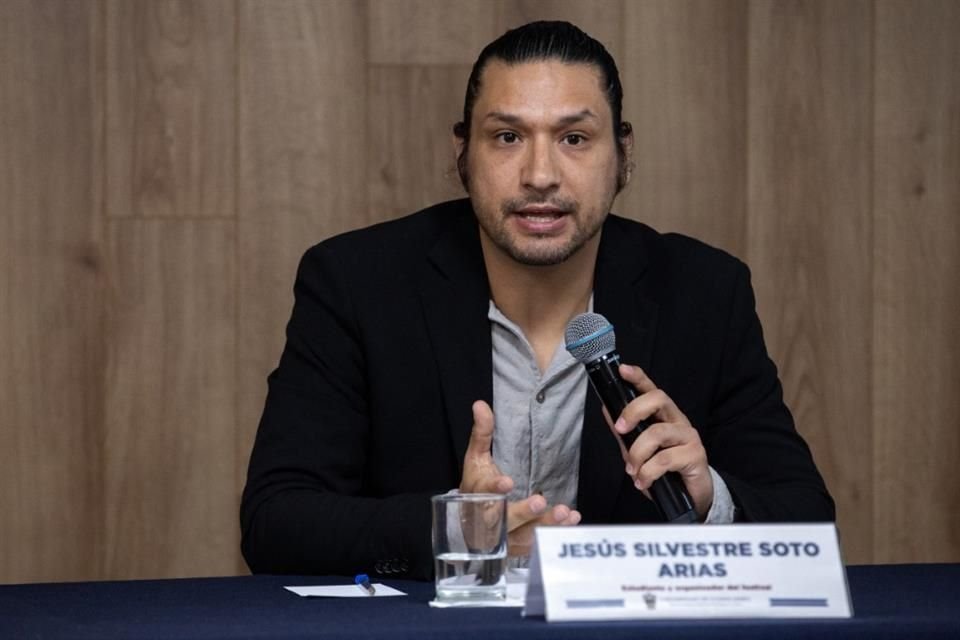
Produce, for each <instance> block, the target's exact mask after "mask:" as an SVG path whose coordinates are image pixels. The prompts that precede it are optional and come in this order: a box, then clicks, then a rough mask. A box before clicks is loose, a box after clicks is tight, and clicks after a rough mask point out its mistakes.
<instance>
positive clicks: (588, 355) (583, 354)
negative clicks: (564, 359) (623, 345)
mask: <svg viewBox="0 0 960 640" xmlns="http://www.w3.org/2000/svg"><path fill="white" fill-rule="evenodd" d="M564 342H566V347H567V351H569V352H570V355H571V356H573V358H574V360H576V361H577V362H580V363H581V364H587V363H589V362H592V361H594V360H596V359H597V358H599V357H600V356H602V355H605V354H608V353H612V352H613V351H615V350H616V349H617V338H616V335H615V334H614V333H613V325H612V324H610V322H609V321H608V320H607V319H606V318H604V317H603V316H602V315H600V314H599V313H581V314H580V315H578V316H576V317H574V318H573V319H572V320H571V321H570V322H569V323H568V324H567V330H566V331H565V332H564Z"/></svg>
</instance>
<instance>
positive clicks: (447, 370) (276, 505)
mask: <svg viewBox="0 0 960 640" xmlns="http://www.w3.org/2000/svg"><path fill="white" fill-rule="evenodd" d="M294 293H295V297H296V302H295V305H294V309H293V314H292V317H291V319H290V322H289V325H288V327H287V344H286V347H285V348H284V351H283V354H282V356H281V358H280V364H279V366H278V367H277V369H276V370H275V371H274V372H273V373H272V374H271V375H270V377H269V393H268V396H267V401H266V406H265V408H264V412H263V417H262V419H261V422H260V427H259V430H258V433H257V438H256V443H255V444H254V448H253V452H252V454H251V458H250V467H249V471H248V477H247V485H246V488H245V489H244V493H243V501H242V505H241V512H240V515H241V526H242V550H243V554H244V557H245V558H246V560H247V563H248V564H249V565H250V568H251V569H252V570H253V571H254V572H271V573H312V574H330V573H338V574H352V573H357V572H369V573H374V574H392V575H396V576H398V577H399V576H405V577H419V578H428V577H429V576H430V575H431V574H432V571H433V567H432V555H431V551H430V508H429V496H431V495H434V494H437V493H442V492H445V491H448V490H449V489H452V488H455V487H457V486H458V485H459V483H460V475H461V474H460V472H461V465H462V462H463V456H464V452H465V450H466V445H467V440H468V438H469V434H470V429H471V425H472V415H471V409H470V407H471V404H472V403H473V401H474V400H477V399H483V400H486V401H488V402H491V401H492V394H493V392H492V375H493V374H492V364H491V345H490V325H489V321H488V319H487V309H488V303H489V298H490V293H489V286H488V283H487V277H486V272H485V270H484V265H483V258H482V254H481V249H480V241H479V232H478V227H477V223H476V219H475V217H474V215H473V211H472V209H471V207H470V203H469V201H468V200H459V201H454V202H448V203H443V204H440V205H437V206H435V207H431V208H429V209H426V210H424V211H421V212H419V213H416V214H413V215H411V216H408V217H406V218H402V219H400V220H396V221H392V222H387V223H384V224H380V225H377V226H374V227H371V228H368V229H363V230H359V231H354V232H350V233H346V234H343V235H340V236H337V237H335V238H331V239H329V240H327V241H325V242H322V243H320V244H319V245H317V246H315V247H313V248H311V249H310V250H309V251H307V253H306V254H305V255H304V257H303V260H302V262H301V264H300V268H299V270H298V273H297V280H296V284H295V287H294ZM594 309H595V310H596V311H597V313H601V314H603V315H604V316H606V317H607V318H608V319H609V320H610V321H611V322H612V323H613V325H614V327H616V332H617V347H618V351H619V352H620V354H621V356H622V359H623V361H624V362H626V363H629V364H636V365H639V366H641V367H643V369H644V370H645V371H647V373H648V374H649V375H650V377H651V378H652V379H653V380H654V382H655V383H656V384H657V385H658V386H659V387H661V388H663V389H664V390H665V391H666V392H667V393H668V394H669V395H670V396H671V397H672V398H673V400H674V401H675V402H676V404H677V405H678V406H679V407H680V409H681V410H682V411H684V412H685V413H686V415H687V417H688V418H689V419H690V421H691V423H692V424H693V425H694V426H695V427H696V428H697V429H698V430H699V432H700V436H701V439H702V440H703V444H704V447H705V448H706V451H707V456H708V460H709V463H710V465H711V466H712V467H713V468H714V469H716V470H717V471H718V472H719V473H720V474H721V476H722V477H723V478H724V480H725V481H726V483H727V485H728V487H729V489H730V491H731V493H732V495H733V497H734V502H735V504H736V507H737V513H738V519H739V520H745V521H820V520H832V519H833V518H834V506H833V501H832V500H831V498H830V496H829V494H828V493H827V490H826V488H825V486H824V483H823V480H822V479H821V477H820V475H819V473H818V472H817V470H816V467H815V466H814V464H813V460H812V459H811V456H810V452H809V450H808V448H807V446H806V444H805V443H804V441H803V440H802V439H801V437H800V436H799V435H798V434H797V432H796V430H795V429H794V425H793V419H792V417H791V415H790V412H789V411H788V409H787V408H786V406H785V405H784V404H783V400H782V391H781V386H780V382H779V380H778V378H777V372H776V368H775V366H774V365H773V363H772V362H771V361H770V359H769V358H768V356H767V353H766V349H765V347H764V343H763V336H762V334H761V329H760V323H759V321H758V319H757V316H756V313H755V311H754V299H753V292H752V289H751V287H750V281H749V272H748V270H747V268H746V267H745V266H744V265H743V264H742V263H741V262H740V261H738V260H736V259H735V258H733V257H731V256H729V255H727V254H725V253H723V252H721V251H718V250H716V249H712V248H710V247H708V246H706V245H704V244H702V243H700V242H697V241H695V240H692V239H690V238H686V237H683V236H680V235H674V234H667V235H661V234H658V233H657V232H655V231H654V230H652V229H650V228H649V227H646V226H645V225H642V224H639V223H636V222H633V221H629V220H626V219H623V218H619V217H617V216H613V215H611V216H609V217H608V218H607V220H606V222H605V223H604V226H603V233H602V237H601V242H600V250H599V256H598V260H597V268H596V276H595V283H594ZM587 397H588V400H587V405H586V407H585V410H584V424H583V432H582V443H581V459H580V483H579V489H578V495H577V508H578V509H579V510H580V512H581V513H582V515H583V522H584V523H639V522H656V521H657V520H658V516H657V512H656V509H655V508H654V506H653V504H652V503H651V502H650V501H649V500H647V499H646V498H645V497H644V496H643V494H641V493H640V492H639V491H637V490H636V489H635V488H634V487H633V486H632V484H631V482H630V480H629V478H628V477H627V476H626V474H624V472H623V462H622V460H621V458H620V454H619V450H618V448H617V444H616V442H615V441H614V438H613V436H612V435H611V433H610V431H609V429H608V428H607V427H606V425H605V424H604V422H603V416H602V413H601V410H600V406H599V402H598V401H597V400H596V398H595V397H594V395H593V394H592V393H589V394H588V396H587Z"/></svg>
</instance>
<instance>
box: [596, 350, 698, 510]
mask: <svg viewBox="0 0 960 640" xmlns="http://www.w3.org/2000/svg"><path fill="white" fill-rule="evenodd" d="M620 375H621V376H622V377H623V379H624V380H626V381H627V382H629V383H630V384H632V385H633V386H634V387H635V388H636V389H637V392H638V393H639V395H638V396H637V397H636V398H635V399H634V400H632V401H631V402H630V404H628V405H627V406H626V407H625V408H624V410H623V413H621V414H620V417H619V418H618V419H617V421H616V422H615V423H614V425H613V428H614V430H616V432H617V433H620V434H626V433H629V432H631V431H633V429H634V428H636V426H637V425H638V424H639V423H640V422H642V421H643V420H646V419H648V418H652V419H653V424H651V425H650V426H649V427H647V428H646V429H645V430H644V431H643V433H641V434H640V435H639V436H637V439H636V440H635V441H634V443H633V444H632V445H631V446H630V449H629V451H628V452H627V463H626V472H627V474H628V475H630V476H632V477H633V479H634V485H636V487H637V489H640V490H641V491H643V492H645V493H646V492H647V491H648V489H649V488H650V485H652V484H653V481H654V480H656V479H658V478H660V477H661V476H663V475H664V474H665V473H667V472H668V471H676V472H677V473H679V474H680V477H681V478H682V479H683V483H684V485H685V486H686V488H687V491H688V492H689V493H690V498H691V499H692V500H693V505H694V507H695V508H696V510H697V515H698V516H699V518H700V520H701V521H703V520H704V518H706V516H707V512H709V511H710V506H711V505H712V504H713V478H712V477H711V475H710V469H709V467H708V466H707V452H706V450H705V449H704V448H703V444H702V443H701V442H700V434H699V433H698V432H697V430H696V429H694V428H693V425H691V424H690V421H689V420H688V419H687V416H686V415H684V413H683V412H682V411H680V409H679V408H678V407H677V405H676V404H674V402H673V400H671V399H670V396H668V395H667V394H666V393H664V392H663V390H662V389H658V388H657V386H656V385H655V384H654V383H653V381H652V380H651V379H650V378H649V377H648V376H647V374H646V373H644V372H643V371H642V370H641V369H640V368H639V367H632V366H629V365H625V364H621V365H620ZM648 495H649V494H648Z"/></svg>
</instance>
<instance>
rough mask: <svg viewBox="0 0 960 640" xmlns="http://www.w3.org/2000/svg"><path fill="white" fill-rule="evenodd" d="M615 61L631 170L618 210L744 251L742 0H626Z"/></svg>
mask: <svg viewBox="0 0 960 640" xmlns="http://www.w3.org/2000/svg"><path fill="white" fill-rule="evenodd" d="M624 30H625V32H626V34H627V36H626V38H625V40H626V55H625V56H624V58H623V62H622V63H621V65H620V66H621V68H622V75H623V84H624V92H625V94H626V95H625V98H624V103H625V108H624V118H625V119H627V120H629V121H631V122H632V123H633V126H634V138H635V153H634V160H635V162H636V169H635V171H634V172H633V178H632V180H631V182H630V184H629V185H628V186H627V188H626V190H625V191H624V192H623V194H622V195H621V197H620V200H619V202H618V204H617V207H616V210H617V211H618V212H619V213H621V214H623V215H626V216H628V217H631V218H635V219H637V220H640V221H642V222H646V223H647V224H650V225H652V226H653V227H655V228H657V229H659V230H661V231H679V232H682V233H686V234H688V235H692V236H694V237H697V238H700V239H702V240H704V241H706V242H709V243H711V244H714V245H716V246H719V247H722V248H723V249H726V250H727V251H730V252H733V253H734V254H736V255H739V256H743V255H744V254H745V250H746V247H745V242H746V184H747V182H746V165H747V159H746V85H747V65H746V50H747V47H746V33H747V5H746V3H745V2H740V1H736V2H706V1H704V0H683V1H681V2H677V1H673V0H657V1H656V2H638V3H633V2H628V3H627V4H626V19H625V21H624Z"/></svg>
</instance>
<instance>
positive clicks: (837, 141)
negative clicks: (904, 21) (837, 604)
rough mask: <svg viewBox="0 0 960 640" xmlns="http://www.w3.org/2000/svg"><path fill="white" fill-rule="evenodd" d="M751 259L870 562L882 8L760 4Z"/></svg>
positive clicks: (786, 362)
mask: <svg viewBox="0 0 960 640" xmlns="http://www.w3.org/2000/svg"><path fill="white" fill-rule="evenodd" d="M750 9H751V10H750V39H749V42H750V50H749V55H750V87H749V98H750V103H749V117H748V123H749V124H748V127H749V153H748V165H749V189H748V193H749V201H748V202H749V210H748V236H747V237H748V243H749V244H748V250H747V258H748V262H749V264H750V265H751V267H752V268H753V273H754V286H755V289H756V292H757V297H758V307H759V310H760V315H761V318H762V320H763V323H764V328H765V331H766V335H767V338H768V344H769V345H770V346H771V351H772V354H773V356H774V359H775V361H776V362H777V363H778V364H779V366H780V370H781V377H782V379H783V381H784V387H785V392H786V397H787V402H788V404H789V405H790V407H791V408H792V410H793V412H794V416H795V418H796V420H797V425H798V428H799V429H800V431H801V433H803V434H804V435H805V436H806V437H807V438H808V440H809V441H810V443H811V446H812V448H813V450H814V454H815V458H816V460H817V463H818V465H819V466H820V469H821V471H822V472H823V473H824V475H825V477H826V480H827V484H828V486H829V487H830V489H831V492H832V493H833V496H834V498H835V499H836V501H837V512H838V516H839V517H838V522H839V527H840V533H841V539H842V544H843V548H844V551H845V559H846V560H848V561H852V562H864V561H868V560H869V559H870V557H871V550H872V539H873V530H872V528H871V527H868V526H863V523H867V522H871V521H872V518H873V501H872V497H873V491H874V483H873V472H872V458H871V455H870V450H871V443H872V441H873V431H872V428H871V424H870V421H869V418H868V416H869V415H870V413H871V411H870V408H871V382H870V376H869V374H868V372H869V371H870V370H871V366H872V360H871V326H872V314H871V302H872V299H871V293H870V286H871V266H872V265H871V253H872V252H871V249H870V238H871V217H870V206H871V174H870V166H871V162H870V159H871V135H872V129H871V124H870V123H871V114H872V105H871V100H872V82H871V78H872V69H873V68H872V60H871V51H872V24H873V16H872V5H871V3H870V2H866V1H861V2H853V1H851V2H841V3H838V2H831V1H829V0H822V1H811V2H772V1H762V2H760V1H755V2H752V3H751V6H750Z"/></svg>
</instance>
